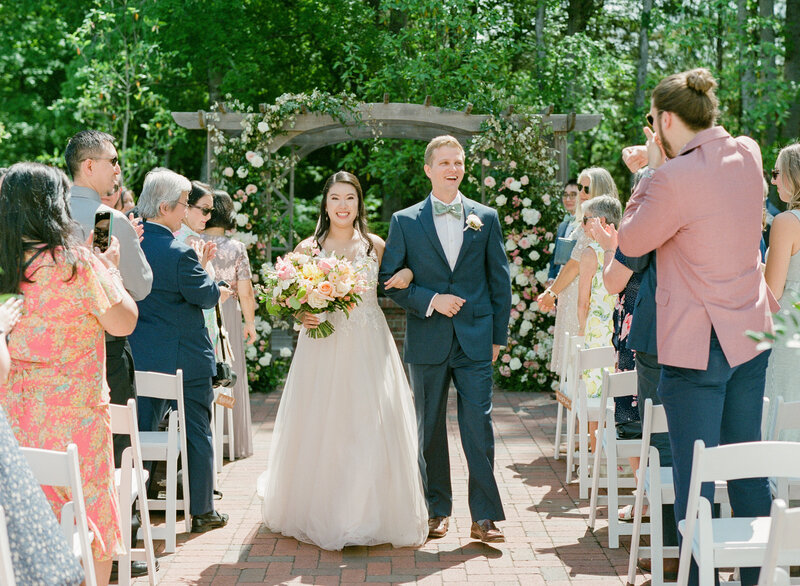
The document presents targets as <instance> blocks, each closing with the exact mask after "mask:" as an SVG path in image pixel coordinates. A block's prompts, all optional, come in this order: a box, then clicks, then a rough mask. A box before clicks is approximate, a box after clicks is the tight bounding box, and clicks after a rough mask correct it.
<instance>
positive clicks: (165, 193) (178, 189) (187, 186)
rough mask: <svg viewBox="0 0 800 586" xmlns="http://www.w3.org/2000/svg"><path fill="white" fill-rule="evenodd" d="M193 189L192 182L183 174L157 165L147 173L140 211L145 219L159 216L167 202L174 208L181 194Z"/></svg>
mask: <svg viewBox="0 0 800 586" xmlns="http://www.w3.org/2000/svg"><path fill="white" fill-rule="evenodd" d="M191 190H192V183H191V182H190V181H189V180H188V179H187V178H186V177H184V176H183V175H178V174H177V173H176V172H175V171H170V170H169V169H165V168H164V167H156V168H155V169H152V170H151V171H149V172H148V173H147V175H145V178H144V185H143V186H142V193H141V195H139V203H138V207H139V213H140V214H141V215H142V217H143V218H144V219H145V220H151V219H153V218H157V217H158V216H159V215H160V214H161V212H160V211H159V208H160V207H161V204H162V203H166V204H168V205H169V206H170V208H174V207H175V204H176V202H177V201H178V199H180V197H181V194H182V193H183V192H185V191H191Z"/></svg>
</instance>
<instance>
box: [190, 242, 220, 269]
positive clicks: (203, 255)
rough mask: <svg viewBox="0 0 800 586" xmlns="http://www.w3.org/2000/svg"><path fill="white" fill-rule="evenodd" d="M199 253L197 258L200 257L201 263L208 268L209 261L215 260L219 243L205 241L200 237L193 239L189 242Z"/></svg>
mask: <svg viewBox="0 0 800 586" xmlns="http://www.w3.org/2000/svg"><path fill="white" fill-rule="evenodd" d="M188 243H189V245H190V246H191V247H192V248H194V251H195V252H196V253H197V258H198V259H200V264H201V265H203V268H204V269H207V268H208V263H209V262H211V261H212V260H214V258H215V257H216V256H217V244H216V243H215V242H211V241H208V242H206V241H204V240H200V239H192V240H191V242H188Z"/></svg>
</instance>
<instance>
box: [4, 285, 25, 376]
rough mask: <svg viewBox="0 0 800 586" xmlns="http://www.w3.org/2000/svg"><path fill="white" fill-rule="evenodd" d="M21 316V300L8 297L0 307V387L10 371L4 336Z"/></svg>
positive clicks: (9, 357)
mask: <svg viewBox="0 0 800 586" xmlns="http://www.w3.org/2000/svg"><path fill="white" fill-rule="evenodd" d="M21 316H22V298H17V297H10V298H8V299H7V300H6V301H5V302H4V303H3V304H2V305H0V385H2V384H5V382H6V379H7V378H8V373H9V371H10V370H11V356H10V355H9V354H8V347H7V346H6V336H8V335H9V332H11V328H13V327H14V326H15V325H16V323H17V322H18V321H19V318H20V317H21Z"/></svg>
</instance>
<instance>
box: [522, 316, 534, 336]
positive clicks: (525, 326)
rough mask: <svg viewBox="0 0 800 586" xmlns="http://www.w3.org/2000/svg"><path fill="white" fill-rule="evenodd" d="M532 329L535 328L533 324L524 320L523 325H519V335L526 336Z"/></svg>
mask: <svg viewBox="0 0 800 586" xmlns="http://www.w3.org/2000/svg"><path fill="white" fill-rule="evenodd" d="M532 327H533V324H532V323H531V322H529V321H528V320H526V319H524V320H522V323H521V324H519V333H520V334H522V335H523V336H525V335H526V334H527V333H528V332H530V331H531V328H532Z"/></svg>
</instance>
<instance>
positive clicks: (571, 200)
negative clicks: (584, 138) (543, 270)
mask: <svg viewBox="0 0 800 586" xmlns="http://www.w3.org/2000/svg"><path fill="white" fill-rule="evenodd" d="M577 201H578V180H577V179H569V180H568V181H567V182H566V183H565V184H564V193H563V194H562V195H561V205H563V206H564V209H565V210H566V211H567V213H566V214H565V215H564V219H563V220H562V221H561V223H560V224H559V225H558V229H557V230H556V250H554V251H553V256H552V257H551V258H550V270H549V271H548V273H547V286H548V287H549V286H550V285H552V284H553V281H554V280H555V278H556V277H557V276H558V271H560V270H561V267H563V266H564V263H557V262H555V261H556V255H557V254H558V250H557V249H558V246H559V240H558V239H559V238H569V235H570V233H571V232H572V230H573V229H574V227H575V226H574V224H573V223H572V220H573V219H574V218H573V216H574V214H575V205H576V202H577ZM562 245H563V244H562Z"/></svg>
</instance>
